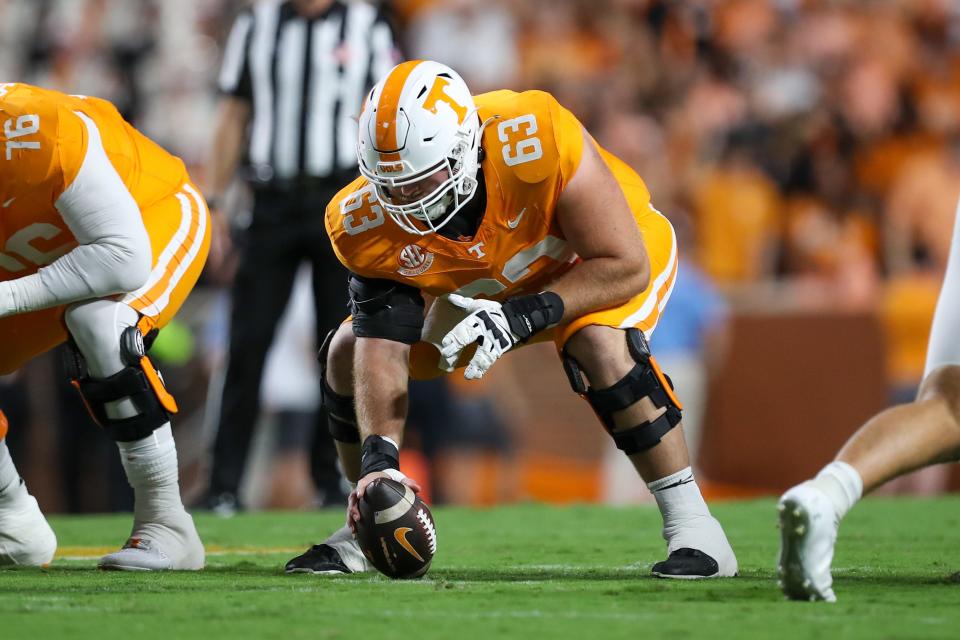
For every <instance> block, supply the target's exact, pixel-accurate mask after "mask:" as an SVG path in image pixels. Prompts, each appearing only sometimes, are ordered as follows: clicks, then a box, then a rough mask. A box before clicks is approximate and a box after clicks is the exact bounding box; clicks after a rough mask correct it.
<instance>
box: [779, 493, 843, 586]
mask: <svg viewBox="0 0 960 640" xmlns="http://www.w3.org/2000/svg"><path fill="white" fill-rule="evenodd" d="M777 510H778V511H779V516H780V560H779V562H778V564H777V572H778V575H779V578H780V581H779V585H780V589H781V590H782V591H783V594H784V595H785V596H787V597H788V598H790V599H791V600H810V601H815V600H824V601H826V602H836V601H837V597H836V596H835V595H834V593H833V589H832V586H833V576H832V575H830V565H831V564H832V562H833V549H834V546H835V545H836V543H837V530H838V528H839V527H840V522H839V521H838V520H837V516H836V511H835V510H834V508H833V504H832V503H831V502H830V499H829V498H828V497H827V495H826V494H825V493H823V491H821V490H820V489H818V488H816V487H815V486H813V485H812V484H811V483H809V482H804V483H803V484H799V485H797V486H795V487H794V488H792V489H790V490H789V491H787V492H786V493H785V494H783V497H781V498H780V502H779V504H778V505H777Z"/></svg>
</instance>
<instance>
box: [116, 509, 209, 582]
mask: <svg viewBox="0 0 960 640" xmlns="http://www.w3.org/2000/svg"><path fill="white" fill-rule="evenodd" d="M204 556H205V553H204V550H203V543H202V542H200V536H199V534H198V533H197V528H196V526H195V525H194V524H193V518H191V517H190V514H189V513H187V512H186V511H182V512H181V513H179V514H176V515H175V516H173V517H170V518H167V522H165V523H162V524H161V523H157V522H143V523H141V522H134V524H133V532H132V533H131V534H130V538H129V539H128V540H127V542H126V544H124V545H123V548H122V549H120V550H119V551H115V552H114V553H111V554H108V555H105V556H104V557H102V558H101V559H100V562H99V564H98V565H97V566H98V567H99V568H100V569H104V570H108V571H196V570H199V569H203V565H204Z"/></svg>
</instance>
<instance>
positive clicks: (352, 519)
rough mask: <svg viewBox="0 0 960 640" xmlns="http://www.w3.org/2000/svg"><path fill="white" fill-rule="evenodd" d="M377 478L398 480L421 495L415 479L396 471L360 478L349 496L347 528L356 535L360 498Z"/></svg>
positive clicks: (376, 472) (389, 470)
mask: <svg viewBox="0 0 960 640" xmlns="http://www.w3.org/2000/svg"><path fill="white" fill-rule="evenodd" d="M377 478H390V479H391V480H396V481H397V482H401V483H403V484H405V485H407V486H408V487H410V488H411V489H413V492H414V493H420V484H419V483H417V481H416V480H414V479H413V478H408V477H407V476H405V475H404V474H402V473H400V472H399V471H397V470H395V469H387V470H386V471H374V472H373V473H368V474H367V475H365V476H363V477H362V478H360V480H359V481H357V486H356V488H355V489H354V490H353V491H351V492H350V495H349V496H347V526H348V527H350V530H351V531H353V533H354V535H356V533H357V522H358V521H359V520H360V507H359V506H358V505H359V504H360V498H362V497H363V493H364V491H366V490H367V487H368V486H369V485H370V483H371V482H373V481H374V480H376V479H377Z"/></svg>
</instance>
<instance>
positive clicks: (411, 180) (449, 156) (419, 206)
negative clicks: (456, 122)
mask: <svg viewBox="0 0 960 640" xmlns="http://www.w3.org/2000/svg"><path fill="white" fill-rule="evenodd" d="M485 126H486V123H483V125H481V126H479V127H478V126H477V116H476V111H475V110H474V111H472V112H471V113H470V114H469V115H468V116H467V118H466V119H465V120H464V123H463V125H462V126H461V127H460V128H459V129H458V130H457V132H456V135H455V136H454V138H453V143H452V144H451V145H450V148H449V149H448V150H447V152H446V153H445V154H444V157H443V159H442V160H441V161H440V162H438V163H437V164H435V165H433V166H431V167H428V168H427V169H425V170H423V171H419V172H417V173H413V174H409V173H407V175H404V176H403V177H398V178H392V177H390V176H391V174H396V173H405V171H404V170H405V169H406V168H407V167H406V166H404V165H405V163H404V161H402V160H397V161H393V162H378V163H377V167H376V170H374V171H370V170H369V169H368V168H367V167H365V166H364V163H363V162H361V163H360V173H361V174H362V175H363V176H364V177H365V178H366V179H367V180H369V181H370V182H371V183H372V184H373V185H374V187H375V188H376V193H377V199H378V200H379V201H380V206H382V207H383V209H384V210H386V212H387V213H388V214H389V215H390V217H391V218H392V219H393V221H394V222H396V223H397V225H399V226H400V228H401V229H403V230H404V231H406V232H408V233H412V234H414V235H420V236H425V235H429V234H431V233H434V232H436V231H438V230H439V229H440V228H441V227H443V226H444V225H445V224H447V223H448V222H449V221H450V220H451V219H453V217H454V216H455V215H456V214H457V212H458V211H460V210H461V209H462V208H463V207H464V206H465V205H466V204H467V203H468V202H469V201H470V199H471V198H472V197H473V194H474V193H476V190H477V186H478V181H477V171H478V169H479V166H480V162H479V155H480V139H481V133H482V131H483V128H484V127H485ZM440 172H445V173H446V178H445V179H443V180H433V181H431V180H430V179H431V177H433V176H436V175H437V174H438V173H440ZM422 182H427V184H428V185H429V186H430V187H431V188H430V190H429V192H427V193H425V194H423V195H421V196H420V197H419V198H417V199H416V200H415V201H413V202H410V201H407V199H406V198H404V197H403V196H401V195H400V193H401V192H402V190H403V187H409V186H410V185H414V184H417V183H422Z"/></svg>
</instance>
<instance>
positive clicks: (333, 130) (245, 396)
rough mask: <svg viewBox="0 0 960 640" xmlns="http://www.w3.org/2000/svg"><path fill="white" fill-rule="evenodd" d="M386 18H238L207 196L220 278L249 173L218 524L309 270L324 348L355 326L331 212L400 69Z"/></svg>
mask: <svg viewBox="0 0 960 640" xmlns="http://www.w3.org/2000/svg"><path fill="white" fill-rule="evenodd" d="M378 5H379V3H373V2H367V1H362V0H345V1H342V0H286V1H281V0H259V1H257V2H255V3H254V4H253V5H252V6H251V7H250V8H249V9H247V10H245V11H244V12H242V13H241V14H240V15H239V16H238V17H237V19H236V22H235V23H234V25H233V29H232V31H231V32H230V35H229V37H228V39H227V43H226V47H225V50H224V57H223V63H222V68H221V72H220V77H219V89H220V92H221V94H222V98H221V103H220V107H219V111H218V114H217V123H216V129H215V132H214V139H213V143H212V149H211V156H210V162H209V166H208V183H207V184H208V191H207V193H206V196H207V200H208V202H209V203H210V209H211V211H212V214H213V221H214V225H215V237H216V238H217V240H218V241H217V242H215V243H214V244H215V246H213V247H212V250H211V262H212V264H211V266H212V267H213V268H214V269H217V268H218V266H222V265H223V264H224V261H225V259H226V255H227V253H228V247H229V235H228V232H227V228H226V227H227V225H226V223H225V221H224V216H223V215H222V213H221V211H220V210H219V209H220V206H219V205H220V204H221V200H222V194H223V192H224V190H225V189H226V188H227V186H228V185H229V184H230V182H231V181H232V180H233V178H234V176H235V175H237V172H238V171H240V174H241V175H242V176H243V177H244V178H245V179H246V180H247V182H248V183H249V184H250V185H251V187H252V189H253V195H254V200H253V213H252V220H251V223H250V226H249V227H248V228H247V229H246V231H245V234H244V237H243V238H242V239H241V241H240V243H239V245H240V246H239V265H238V267H237V272H236V276H235V278H234V282H233V291H232V311H231V316H230V322H231V325H230V353H229V361H228V364H227V371H226V378H225V380H224V384H223V390H222V395H221V398H220V400H221V401H220V412H219V418H218V420H219V424H218V430H217V436H216V442H215V444H214V454H213V467H212V472H211V479H210V488H209V490H208V495H207V498H206V505H205V506H207V507H208V508H211V509H213V510H215V511H218V512H221V513H229V512H231V511H233V510H235V509H237V508H239V503H238V501H237V493H238V490H239V487H240V482H241V479H242V475H243V470H244V467H245V465H246V461H247V452H248V450H249V448H250V441H251V436H252V433H253V428H254V424H255V422H256V420H257V418H258V414H259V396H260V382H261V377H262V374H263V368H264V361H265V359H266V354H267V351H268V349H269V347H270V343H271V342H272V340H273V337H274V332H275V329H276V326H277V323H278V320H279V318H280V316H281V315H282V313H283V310H284V308H285V307H286V304H287V301H288V299H289V297H290V292H291V288H292V286H293V281H294V276H295V274H296V272H297V269H298V267H299V266H300V264H301V263H303V262H304V261H309V262H310V263H311V264H312V267H313V294H314V300H315V309H316V324H317V339H318V343H317V344H318V345H319V344H320V342H319V341H320V340H322V339H323V337H324V336H325V335H326V332H327V331H328V330H329V329H331V328H334V327H335V326H336V325H337V324H338V323H339V322H340V321H341V320H342V319H343V315H344V313H345V309H346V303H347V300H346V287H345V286H344V283H345V282H346V272H345V271H344V270H343V268H342V267H341V265H340V263H339V262H338V261H337V259H336V257H335V256H334V254H333V252H332V250H331V247H330V242H329V241H328V240H327V237H326V231H325V229H324V221H323V218H324V210H325V209H326V205H327V203H328V202H329V201H330V199H331V198H332V197H333V196H334V195H335V194H336V193H337V191H339V190H340V189H341V188H342V187H343V186H345V185H346V184H347V183H348V182H349V181H350V180H352V179H353V178H354V177H355V175H356V172H357V158H356V144H357V142H356V141H357V123H356V117H357V115H358V114H359V112H360V107H361V106H362V102H363V97H364V95H365V93H366V92H367V91H369V89H370V87H371V86H372V85H373V83H374V82H375V81H376V79H377V78H379V77H381V76H383V75H384V74H386V72H387V71H389V70H390V68H391V67H393V66H394V65H395V64H396V63H397V62H399V58H400V56H399V53H398V49H397V45H396V42H395V36H394V33H393V30H392V28H391V25H390V23H389V21H388V20H387V18H386V16H385V14H384V12H383V11H382V9H381V8H380V7H379V6H378ZM218 232H219V233H218ZM218 263H219V264H218ZM216 392H217V391H216V390H214V391H213V393H216ZM312 431H313V432H314V434H315V435H314V438H315V443H314V445H313V451H312V456H311V458H312V459H311V468H312V469H311V470H312V472H313V476H314V481H315V482H316V483H317V486H318V488H319V489H320V490H321V491H322V492H323V493H324V494H325V499H324V501H325V502H330V503H336V502H339V501H340V500H341V499H343V500H345V497H344V496H343V494H342V493H341V492H340V489H339V484H340V483H339V474H338V472H337V470H336V466H335V460H336V454H335V449H334V447H333V443H332V440H331V438H330V436H329V434H328V431H327V429H326V426H325V423H323V425H322V428H314V429H312Z"/></svg>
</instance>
